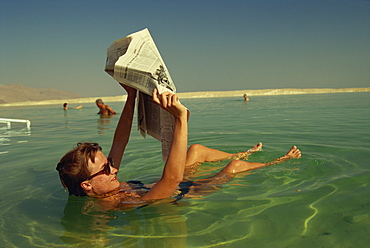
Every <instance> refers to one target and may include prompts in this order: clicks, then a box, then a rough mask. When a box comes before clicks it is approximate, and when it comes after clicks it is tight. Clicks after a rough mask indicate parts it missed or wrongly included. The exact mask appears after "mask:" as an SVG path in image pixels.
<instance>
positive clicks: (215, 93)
mask: <svg viewBox="0 0 370 248" xmlns="http://www.w3.org/2000/svg"><path fill="white" fill-rule="evenodd" d="M345 92H370V87H367V88H342V89H330V88H324V89H294V88H291V89H265V90H234V91H200V92H182V93H178V95H179V98H180V99H189V98H215V97H240V99H242V97H243V94H247V95H248V97H251V96H273V95H276V96H278V95H299V94H325V93H345ZM97 98H101V99H103V101H104V102H106V103H109V102H121V101H125V100H126V95H120V96H107V97H87V98H75V99H65V100H46V101H29V102H14V103H5V104H0V107H8V106H32V105H63V103H65V102H67V103H68V104H82V103H94V102H95V100H96V99H97Z"/></svg>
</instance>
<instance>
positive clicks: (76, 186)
mask: <svg viewBox="0 0 370 248" xmlns="http://www.w3.org/2000/svg"><path fill="white" fill-rule="evenodd" d="M121 86H122V87H123V88H125V90H126V91H127V94H128V97H127V100H126V103H125V106H124V109H123V112H122V114H121V117H120V120H119V122H118V124H117V128H116V131H115V134H114V138H113V143H112V146H111V150H110V152H109V155H108V158H107V157H105V155H104V154H103V153H102V152H101V147H100V146H99V145H98V144H97V143H78V144H77V147H75V148H74V149H72V150H71V151H69V152H68V153H67V154H66V155H64V156H63V157H62V159H61V160H60V162H59V163H58V165H57V168H56V169H57V171H58V172H59V176H60V180H61V182H62V184H63V186H64V187H66V188H68V191H69V194H70V195H75V196H89V197H92V198H96V199H98V200H100V201H99V203H100V205H101V206H103V207H104V208H106V209H118V208H127V207H134V206H140V205H144V204H147V203H148V202H152V201H155V200H158V199H166V198H171V197H172V198H179V197H183V196H187V197H193V196H198V197H199V196H201V195H205V194H208V193H210V192H213V191H216V190H218V188H219V186H220V185H221V184H224V183H226V182H228V181H230V180H231V179H232V178H234V177H235V176H236V175H237V174H238V173H241V172H245V171H250V170H255V169H258V168H261V167H266V166H270V165H273V164H276V163H279V162H283V161H286V160H289V159H292V158H300V157H301V152H300V151H299V149H298V148H297V147H295V146H293V147H292V148H291V149H290V150H289V151H288V152H287V153H286V154H285V155H284V156H282V157H280V158H278V159H276V160H274V161H272V162H270V163H252V162H246V161H243V160H242V159H244V158H246V157H247V156H248V155H250V154H252V153H255V152H259V151H260V150H261V149H262V143H258V144H257V145H255V146H253V147H252V148H251V149H249V150H248V151H245V152H239V153H226V152H223V151H219V150H215V149H212V148H208V147H205V146H202V145H199V144H195V145H191V146H190V147H189V149H188V148H187V146H188V123H187V122H188V111H187V109H186V108H185V106H183V105H182V104H181V103H180V102H179V101H178V97H177V95H176V94H171V93H169V92H165V93H162V94H158V92H157V90H154V91H153V95H152V97H153V101H154V102H155V103H157V104H158V105H159V106H160V107H162V108H163V109H165V110H167V111H168V112H170V113H171V114H172V115H173V116H174V117H175V124H174V133H173V141H172V145H171V149H170V152H169V155H168V158H167V160H166V162H165V165H164V168H163V173H162V177H161V178H160V179H159V180H158V181H157V182H156V183H155V184H154V185H152V186H150V187H144V185H143V184H141V183H138V182H127V183H126V182H119V181H118V178H117V172H118V170H119V167H120V164H121V160H122V157H123V153H124V151H125V148H126V145H127V143H128V141H129V136H130V132H131V127H132V119H133V115H134V107H135V99H136V89H133V88H131V87H129V86H125V85H122V84H121ZM225 159H233V160H232V161H231V162H230V163H228V164H227V165H226V166H225V167H224V168H223V169H222V170H221V171H220V172H219V173H217V174H216V175H214V176H212V177H209V178H205V179H201V180H198V181H195V182H192V181H190V180H189V179H188V178H189V176H191V175H192V174H193V173H194V172H195V171H196V169H197V168H198V167H199V166H200V165H201V164H202V163H203V162H213V161H221V160H225Z"/></svg>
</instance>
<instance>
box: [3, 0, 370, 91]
mask: <svg viewBox="0 0 370 248" xmlns="http://www.w3.org/2000/svg"><path fill="white" fill-rule="evenodd" d="M144 28H148V29H149V31H150V33H151V35H152V37H153V39H154V41H155V43H156V45H157V47H158V49H159V51H160V53H161V55H162V58H163V59H164V61H165V64H166V66H167V68H168V70H169V73H170V75H171V77H172V79H173V80H174V83H175V85H176V87H177V91H178V92H193V91H214V90H216V91H226V90H253V89H277V88H351V87H370V1H369V0H310V1H308V0H306V1H304V0H264V1H257V0H253V1H252V0H187V1H184V0H183V1H180V0H168V1H164V0H158V1H153V0H148V1H141V0H135V1H132V0H130V1H128V0H96V1H87V0H84V1H83V0H64V1H55V0H32V1H31V0H1V1H0V84H2V85H8V84H22V85H24V86H27V87H31V88H37V89H40V88H55V89H60V90H65V91H71V92H75V93H78V94H80V95H82V96H84V97H95V96H117V95H121V94H124V91H123V90H121V87H120V86H119V85H118V84H117V82H116V81H115V80H114V79H113V78H112V77H111V76H109V75H108V74H107V73H106V72H104V67H105V60H106V51H107V48H108V47H109V46H110V45H111V43H112V42H113V41H114V40H117V39H120V38H122V37H125V36H127V35H129V34H131V33H134V32H137V31H139V30H142V29H144Z"/></svg>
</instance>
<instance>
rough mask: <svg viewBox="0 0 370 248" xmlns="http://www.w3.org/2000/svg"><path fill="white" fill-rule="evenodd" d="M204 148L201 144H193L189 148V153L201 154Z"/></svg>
mask: <svg viewBox="0 0 370 248" xmlns="http://www.w3.org/2000/svg"><path fill="white" fill-rule="evenodd" d="M203 148H204V146H202V145H200V144H192V145H191V146H190V147H189V149H188V151H189V152H195V153H196V152H199V151H201V150H202V149H203Z"/></svg>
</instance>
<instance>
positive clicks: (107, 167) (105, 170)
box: [86, 157, 114, 180]
mask: <svg viewBox="0 0 370 248" xmlns="http://www.w3.org/2000/svg"><path fill="white" fill-rule="evenodd" d="M111 166H112V167H114V163H113V158H111V157H109V158H108V162H107V163H106V164H104V168H103V169H102V170H101V171H99V172H97V173H95V174H93V175H91V176H89V177H88V178H87V179H86V180H91V179H93V178H94V177H96V176H99V175H100V174H105V175H109V174H110V167H111Z"/></svg>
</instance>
